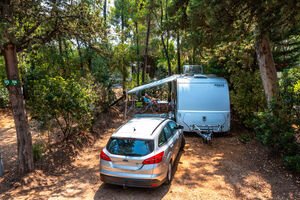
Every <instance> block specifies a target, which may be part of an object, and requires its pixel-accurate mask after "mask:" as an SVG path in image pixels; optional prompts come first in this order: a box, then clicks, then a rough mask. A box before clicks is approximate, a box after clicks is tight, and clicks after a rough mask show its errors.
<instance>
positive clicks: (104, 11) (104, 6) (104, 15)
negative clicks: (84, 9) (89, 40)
mask: <svg viewBox="0 0 300 200" xmlns="http://www.w3.org/2000/svg"><path fill="white" fill-rule="evenodd" d="M106 7H107V3H106V0H104V5H103V18H104V22H105V23H106Z"/></svg>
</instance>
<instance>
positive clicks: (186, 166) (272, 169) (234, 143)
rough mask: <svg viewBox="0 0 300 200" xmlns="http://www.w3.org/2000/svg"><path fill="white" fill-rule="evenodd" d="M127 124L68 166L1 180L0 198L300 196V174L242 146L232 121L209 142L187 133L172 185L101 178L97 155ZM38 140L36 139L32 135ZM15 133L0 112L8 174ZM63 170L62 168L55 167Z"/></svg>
mask: <svg viewBox="0 0 300 200" xmlns="http://www.w3.org/2000/svg"><path fill="white" fill-rule="evenodd" d="M122 123H123V121H122V120H120V119H119V120H114V123H111V127H110V128H108V129H106V130H105V131H104V130H102V131H99V134H101V138H100V139H98V140H97V141H96V142H95V144H94V145H92V146H91V147H87V148H84V150H83V151H81V152H80V153H79V155H77V156H76V157H75V159H74V160H72V161H71V162H70V163H69V164H68V166H64V167H62V169H59V170H56V171H54V172H47V171H45V170H44V171H43V170H36V171H35V172H33V173H31V174H29V175H26V176H25V177H23V178H22V182H21V183H19V182H17V181H16V182H14V180H11V181H12V183H10V186H8V185H5V184H8V183H7V177H6V175H5V176H4V177H3V178H0V199H300V180H299V176H296V175H292V174H291V173H288V172H287V171H286V170H285V169H284V168H283V166H282V162H281V160H280V159H276V158H275V157H274V155H272V154H271V153H270V152H269V151H268V150H267V149H266V148H264V147H262V146H260V145H259V144H258V142H257V141H255V140H252V141H251V142H250V143H248V144H242V143H240V142H239V140H238V136H239V135H241V134H242V133H243V131H245V130H244V129H242V128H241V127H239V126H237V125H236V126H235V125H233V128H232V130H231V132H230V133H229V134H227V135H223V136H218V137H215V138H214V139H213V142H212V144H211V145H207V144H205V143H203V142H202V139H201V138H200V137H199V136H197V135H195V134H193V133H186V134H185V137H186V147H185V151H184V152H181V153H180V155H179V156H178V158H177V162H176V164H175V166H174V171H175V172H174V173H175V174H174V179H173V181H172V183H171V185H162V186H161V187H159V188H156V189H143V188H126V189H123V187H120V186H114V185H108V184H104V183H102V182H101V181H100V177H99V153H100V151H101V149H102V148H103V147H104V146H105V144H106V142H107V140H108V139H109V137H110V135H111V134H112V132H113V131H114V130H115V129H116V128H117V127H119V126H120V125H121V124H122ZM34 138H35V137H34ZM16 149H17V147H16V134H15V129H14V125H13V119H12V117H11V115H9V114H7V113H4V112H0V151H1V152H2V153H3V164H4V167H5V169H6V174H9V172H10V170H12V169H13V166H14V165H15V160H16ZM57 168H60V167H57Z"/></svg>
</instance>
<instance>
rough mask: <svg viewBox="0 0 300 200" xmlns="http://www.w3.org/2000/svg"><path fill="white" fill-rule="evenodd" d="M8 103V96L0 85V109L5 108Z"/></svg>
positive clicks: (6, 91)
mask: <svg viewBox="0 0 300 200" xmlns="http://www.w3.org/2000/svg"><path fill="white" fill-rule="evenodd" d="M8 103H9V94H8V90H7V89H6V88H5V87H4V86H2V85H0V108H5V107H6V106H7V104H8Z"/></svg>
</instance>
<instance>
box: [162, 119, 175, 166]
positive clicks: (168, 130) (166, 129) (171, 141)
mask: <svg viewBox="0 0 300 200" xmlns="http://www.w3.org/2000/svg"><path fill="white" fill-rule="evenodd" d="M163 131H164V133H165V136H166V139H167V143H168V146H169V148H170V151H171V152H172V160H173V161H174V159H175V158H176V144H175V142H176V141H175V140H174V137H173V134H172V131H171V128H170V126H169V124H166V125H165V127H164V128H163Z"/></svg>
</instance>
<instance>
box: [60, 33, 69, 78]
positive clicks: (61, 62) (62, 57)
mask: <svg viewBox="0 0 300 200" xmlns="http://www.w3.org/2000/svg"><path fill="white" fill-rule="evenodd" d="M58 49H59V56H60V64H61V67H62V68H63V76H66V73H67V72H66V68H65V62H64V55H63V49H62V43H61V38H60V36H59V35H58Z"/></svg>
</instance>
